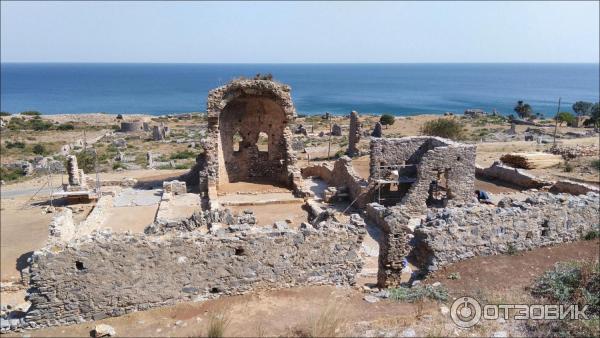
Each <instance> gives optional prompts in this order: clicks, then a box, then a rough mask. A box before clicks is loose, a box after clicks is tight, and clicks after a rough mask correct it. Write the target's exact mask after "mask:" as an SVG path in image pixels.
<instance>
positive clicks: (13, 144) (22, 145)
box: [4, 141, 25, 149]
mask: <svg viewBox="0 0 600 338" xmlns="http://www.w3.org/2000/svg"><path fill="white" fill-rule="evenodd" d="M4 144H5V145H6V148H7V149H12V148H19V149H23V148H25V143H23V142H21V141H15V142H10V141H5V142H4Z"/></svg>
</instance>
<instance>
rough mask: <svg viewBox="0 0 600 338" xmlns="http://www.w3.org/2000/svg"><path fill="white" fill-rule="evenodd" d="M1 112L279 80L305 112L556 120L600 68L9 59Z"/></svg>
mask: <svg viewBox="0 0 600 338" xmlns="http://www.w3.org/2000/svg"><path fill="white" fill-rule="evenodd" d="M0 67H1V72H0V78H1V82H0V92H1V101H0V110H1V111H3V112H11V113H18V112H22V111H30V110H35V111H39V112H41V113H43V114H63V113H70V114H78V113H97V112H105V113H114V114H117V113H118V114H128V113H132V114H133V113H135V114H139V113H145V114H153V115H162V114H177V113H187V112H202V111H205V109H206V97H207V94H208V91H209V90H211V89H213V88H215V87H218V86H222V85H224V84H226V83H227V82H229V81H230V80H232V79H234V78H238V77H242V76H243V77H250V78H251V77H253V76H254V75H255V74H257V73H261V74H267V73H270V74H272V75H273V77H274V79H275V80H278V81H280V82H284V83H287V84H289V85H290V86H291V88H292V92H291V93H292V98H293V101H294V104H295V106H296V111H297V112H298V113H299V114H323V113H325V112H330V113H333V114H348V113H349V112H350V111H352V110H356V111H358V112H359V113H363V114H383V113H388V114H394V115H397V116H402V115H416V114H443V113H446V112H452V113H455V114H461V113H463V112H464V110H465V109H473V108H479V109H483V110H485V111H488V112H492V111H494V110H495V111H497V112H498V113H501V114H504V115H508V114H512V113H513V108H514V106H515V104H516V102H517V101H518V100H523V101H525V102H526V103H529V104H530V105H531V106H532V107H533V110H534V112H537V113H542V114H545V115H546V116H553V115H554V114H555V113H556V111H557V110H558V109H559V107H558V100H559V98H561V107H560V110H561V111H571V105H572V104H573V103H574V102H575V101H580V100H582V101H590V102H598V101H600V98H599V97H600V90H599V86H600V69H599V65H598V64H593V63H591V64H489V63H486V64H147V63H145V64H144V63H2V64H1V65H0Z"/></svg>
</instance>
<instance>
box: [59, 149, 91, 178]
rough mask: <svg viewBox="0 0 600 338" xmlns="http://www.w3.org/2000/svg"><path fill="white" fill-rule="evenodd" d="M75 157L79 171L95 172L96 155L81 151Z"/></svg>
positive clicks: (88, 151)
mask: <svg viewBox="0 0 600 338" xmlns="http://www.w3.org/2000/svg"><path fill="white" fill-rule="evenodd" d="M75 156H76V157H77V165H78V166H79V169H83V171H84V172H85V173H92V172H95V171H96V170H95V169H96V154H95V152H94V151H93V150H86V151H81V152H79V153H77V155H75ZM65 167H66V165H65Z"/></svg>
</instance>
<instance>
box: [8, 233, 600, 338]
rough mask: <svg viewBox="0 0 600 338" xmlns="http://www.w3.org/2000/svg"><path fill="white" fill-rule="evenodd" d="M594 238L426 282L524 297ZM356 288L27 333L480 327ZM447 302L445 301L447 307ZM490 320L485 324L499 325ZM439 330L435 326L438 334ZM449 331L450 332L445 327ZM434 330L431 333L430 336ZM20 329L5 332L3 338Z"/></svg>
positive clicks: (593, 254) (289, 292)
mask: <svg viewBox="0 0 600 338" xmlns="http://www.w3.org/2000/svg"><path fill="white" fill-rule="evenodd" d="M599 245H600V243H599V242H598V241H582V242H575V243H569V244H562V245H558V246H555V247H550V248H538V249H535V250H532V251H529V252H524V253H521V254H519V255H517V256H491V257H478V258H473V259H469V260H466V261H463V262H459V263H456V264H452V265H449V266H448V267H447V268H446V269H444V270H442V271H439V272H438V273H436V274H435V275H434V276H433V277H432V278H430V279H428V280H427V281H426V283H427V284H430V283H434V282H436V281H440V282H441V283H442V284H443V285H444V286H446V287H447V288H448V289H449V292H450V294H451V295H453V296H463V295H468V294H471V295H478V296H482V295H486V296H488V297H492V295H493V297H494V299H515V297H525V296H527V295H528V291H527V290H526V288H527V287H528V286H529V285H530V284H531V282H532V281H533V280H534V278H536V277H537V276H539V275H541V273H542V272H543V271H546V270H548V269H550V268H551V267H552V266H553V265H554V264H555V263H556V262H562V261H568V260H597V259H598V255H599V254H600V252H599ZM452 272H458V273H459V274H460V276H461V278H460V280H450V279H448V278H447V274H450V273H452ZM360 287H362V285H357V287H356V288H336V287H333V286H313V287H298V288H291V289H283V290H275V291H264V292H258V293H254V294H251V295H242V296H231V297H221V298H219V299H215V300H208V301H204V302H198V303H195V302H186V303H181V304H178V305H175V306H169V307H163V308H156V309H152V310H149V311H144V312H135V313H131V314H128V315H126V316H122V317H115V318H107V319H103V320H100V321H96V322H88V323H83V324H79V325H73V326H68V327H53V328H48V329H43V330H36V331H29V332H27V334H28V335H30V336H31V337H55V336H65V337H87V336H89V332H90V331H91V330H92V329H93V327H94V326H95V325H96V324H99V323H105V324H109V325H111V326H113V327H114V328H115V330H116V332H117V334H118V336H123V337H127V336H137V337H140V336H143V337H153V336H172V337H191V336H199V335H206V330H207V327H208V325H209V323H210V321H211V318H214V317H215V316H216V315H222V316H225V318H226V319H227V321H228V325H227V326H226V329H225V335H226V336H237V337H242V336H288V335H297V334H301V333H302V332H304V333H306V332H308V333H310V332H311V331H310V330H311V327H312V326H314V325H315V323H316V322H317V321H318V320H319V318H329V320H331V321H333V319H336V320H339V323H338V324H336V325H338V326H339V327H338V331H337V334H339V335H349V336H352V335H361V334H364V331H361V328H363V327H379V328H385V329H386V330H387V331H392V332H402V330H403V329H404V328H406V327H412V328H414V329H415V331H416V333H417V336H427V335H429V336H436V335H439V332H443V335H447V334H452V332H453V331H452V330H454V331H455V333H456V335H460V336H473V335H475V336H481V335H482V334H483V333H487V334H490V333H491V332H487V331H482V330H483V329H482V328H481V327H475V328H473V329H471V330H462V331H456V330H457V328H456V326H452V324H451V322H450V320H449V318H448V315H445V316H444V315H441V314H440V310H439V304H435V303H433V302H429V301H428V302H425V303H415V304H411V303H400V302H396V301H392V300H382V301H380V302H377V303H373V304H371V303H367V302H365V301H364V300H363V299H362V298H363V296H364V294H363V293H362V291H361V290H359V289H360ZM451 302H452V300H449V301H448V304H446V305H447V306H448V307H449V305H450V303H451ZM502 325H503V324H501V323H496V324H495V325H494V326H493V328H496V327H500V328H501V327H502ZM438 330H441V331H438ZM448 330H450V331H448ZM436 332H438V333H437V334H436ZM10 336H14V337H18V336H21V334H9V335H7V337H10Z"/></svg>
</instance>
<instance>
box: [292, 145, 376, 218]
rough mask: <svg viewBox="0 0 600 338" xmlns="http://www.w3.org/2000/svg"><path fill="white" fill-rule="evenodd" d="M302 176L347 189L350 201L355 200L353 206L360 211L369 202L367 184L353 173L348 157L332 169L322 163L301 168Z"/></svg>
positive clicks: (369, 196)
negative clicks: (314, 177) (313, 177)
mask: <svg viewBox="0 0 600 338" xmlns="http://www.w3.org/2000/svg"><path fill="white" fill-rule="evenodd" d="M302 176H303V177H310V176H316V177H320V178H321V179H322V180H324V181H325V182H327V184H328V185H329V186H333V187H347V188H348V193H349V194H350V201H354V200H356V201H355V202H354V204H353V206H355V207H357V208H360V209H362V208H364V207H365V206H366V205H367V203H369V202H370V199H371V194H370V191H369V188H368V182H367V181H366V180H365V179H363V178H361V177H360V176H359V175H358V174H357V173H356V172H355V171H354V167H352V160H351V159H350V157H348V156H342V157H340V158H339V159H337V160H336V161H335V163H334V164H333V167H332V166H331V165H329V164H326V163H323V164H318V165H314V166H309V167H305V168H302Z"/></svg>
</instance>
